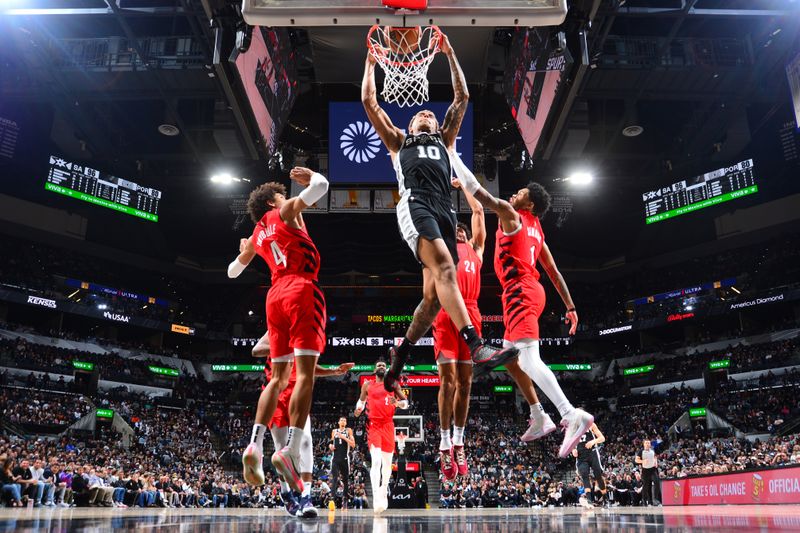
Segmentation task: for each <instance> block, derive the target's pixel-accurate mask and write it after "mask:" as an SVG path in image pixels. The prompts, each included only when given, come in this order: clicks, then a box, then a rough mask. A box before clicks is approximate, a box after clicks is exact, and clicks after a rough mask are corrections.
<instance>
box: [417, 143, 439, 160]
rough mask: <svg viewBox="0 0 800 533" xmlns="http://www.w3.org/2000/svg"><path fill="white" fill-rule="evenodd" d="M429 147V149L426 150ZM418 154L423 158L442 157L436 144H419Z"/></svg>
mask: <svg viewBox="0 0 800 533" xmlns="http://www.w3.org/2000/svg"><path fill="white" fill-rule="evenodd" d="M426 148H427V150H426ZM417 156H419V157H421V158H422V159H441V158H442V154H441V153H440V152H439V147H438V146H434V145H429V146H417Z"/></svg>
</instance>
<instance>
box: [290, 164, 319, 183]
mask: <svg viewBox="0 0 800 533" xmlns="http://www.w3.org/2000/svg"><path fill="white" fill-rule="evenodd" d="M313 175H314V171H313V170H311V169H310V168H306V167H294V168H293V169H292V170H291V171H289V178H290V179H291V180H292V181H294V182H296V183H297V184H299V185H302V186H304V187H305V186H306V185H308V184H309V183H310V182H311V176H313Z"/></svg>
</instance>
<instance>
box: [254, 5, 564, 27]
mask: <svg viewBox="0 0 800 533" xmlns="http://www.w3.org/2000/svg"><path fill="white" fill-rule="evenodd" d="M242 15H243V16H244V20H245V22H247V23H248V24H250V25H252V26H301V27H309V26H337V25H338V26H366V27H369V26H372V25H373V24H379V25H390V26H430V25H434V24H435V25H439V26H443V27H447V26H491V27H499V26H558V25H559V24H561V23H562V22H564V19H565V18H566V16H567V0H494V1H491V2H487V1H486V0H428V7H427V8H426V9H425V10H424V11H408V10H393V9H388V8H385V7H382V6H380V5H379V4H378V3H377V2H375V1H374V0H302V1H298V0H244V5H243V7H242Z"/></svg>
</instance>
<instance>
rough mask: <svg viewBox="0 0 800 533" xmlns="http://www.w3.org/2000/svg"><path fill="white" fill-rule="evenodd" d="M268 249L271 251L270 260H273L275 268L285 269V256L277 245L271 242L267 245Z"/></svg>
mask: <svg viewBox="0 0 800 533" xmlns="http://www.w3.org/2000/svg"><path fill="white" fill-rule="evenodd" d="M269 247H270V249H271V250H272V258H273V259H275V266H278V265H281V264H282V265H283V268H286V267H287V265H286V256H285V255H283V252H282V251H281V249H280V248H278V243H277V242H275V241H272V242H271V243H270V245H269Z"/></svg>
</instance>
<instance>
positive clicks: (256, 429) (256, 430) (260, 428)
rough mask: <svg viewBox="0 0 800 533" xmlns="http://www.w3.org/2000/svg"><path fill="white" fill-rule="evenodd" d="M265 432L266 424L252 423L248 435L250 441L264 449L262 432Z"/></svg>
mask: <svg viewBox="0 0 800 533" xmlns="http://www.w3.org/2000/svg"><path fill="white" fill-rule="evenodd" d="M266 432H267V426H264V425H262V424H253V433H252V435H251V436H250V442H251V443H252V442H255V443H256V444H257V445H258V447H259V448H261V449H262V450H263V449H264V433H266Z"/></svg>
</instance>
